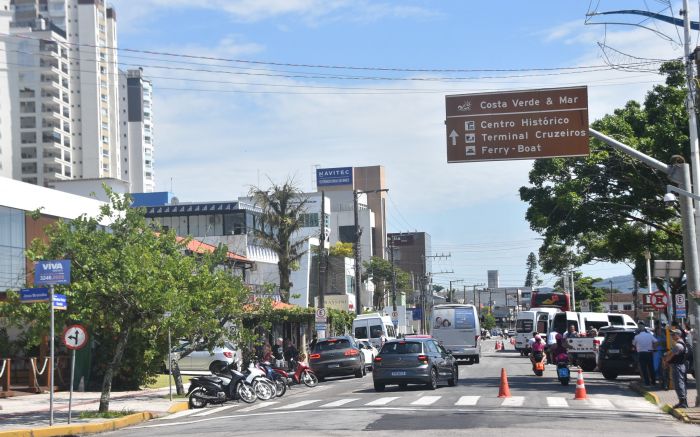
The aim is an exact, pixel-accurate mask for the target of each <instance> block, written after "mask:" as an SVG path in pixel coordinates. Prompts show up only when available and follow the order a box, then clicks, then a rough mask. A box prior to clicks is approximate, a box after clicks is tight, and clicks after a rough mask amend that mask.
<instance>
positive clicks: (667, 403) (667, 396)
mask: <svg viewBox="0 0 700 437" xmlns="http://www.w3.org/2000/svg"><path fill="white" fill-rule="evenodd" d="M696 384H697V381H696V380H695V379H694V378H693V377H692V376H690V375H688V387H687V392H688V405H689V406H690V408H673V405H675V404H676V403H677V402H678V397H677V396H676V391H675V390H662V389H661V388H659V387H656V386H655V387H644V386H643V385H642V383H641V381H635V382H632V383H630V388H631V389H632V390H634V391H636V392H637V393H641V394H643V395H644V396H645V397H646V398H647V399H649V400H652V401H653V402H654V403H656V405H658V406H659V407H661V408H662V409H663V410H664V411H668V412H669V413H670V414H672V415H673V417H675V418H677V419H680V420H682V421H684V422H686V423H697V424H700V407H696V406H695V400H696V399H697V394H698V393H697V389H696Z"/></svg>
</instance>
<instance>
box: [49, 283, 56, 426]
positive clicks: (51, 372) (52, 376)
mask: <svg viewBox="0 0 700 437" xmlns="http://www.w3.org/2000/svg"><path fill="white" fill-rule="evenodd" d="M49 308H50V309H51V333H50V334H49V342H50V344H51V363H50V368H49V370H50V373H49V426H53V378H54V375H53V372H54V366H53V360H54V344H53V340H54V335H55V333H54V326H53V321H54V314H53V313H54V311H53V285H51V286H49Z"/></svg>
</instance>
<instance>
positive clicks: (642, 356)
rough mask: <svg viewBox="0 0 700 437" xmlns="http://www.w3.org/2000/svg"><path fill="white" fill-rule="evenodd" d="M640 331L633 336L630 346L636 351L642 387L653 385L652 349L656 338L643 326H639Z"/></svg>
mask: <svg viewBox="0 0 700 437" xmlns="http://www.w3.org/2000/svg"><path fill="white" fill-rule="evenodd" d="M640 328H641V329H640V331H639V333H638V334H637V335H635V336H634V340H632V345H634V348H635V349H636V350H637V358H638V360H639V371H640V372H639V373H641V375H642V381H643V382H644V385H646V386H649V385H655V384H656V374H655V373H654V349H655V348H656V337H654V335H652V333H651V332H649V331H647V330H646V328H645V327H644V325H643V324H640Z"/></svg>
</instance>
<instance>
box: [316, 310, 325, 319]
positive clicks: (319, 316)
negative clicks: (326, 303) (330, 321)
mask: <svg viewBox="0 0 700 437" xmlns="http://www.w3.org/2000/svg"><path fill="white" fill-rule="evenodd" d="M326 315H327V314H326V309H325V308H316V318H317V319H325V318H326Z"/></svg>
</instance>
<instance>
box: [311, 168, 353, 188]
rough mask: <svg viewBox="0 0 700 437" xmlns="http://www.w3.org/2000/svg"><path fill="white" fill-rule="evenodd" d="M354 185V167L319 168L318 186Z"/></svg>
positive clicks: (317, 171)
mask: <svg viewBox="0 0 700 437" xmlns="http://www.w3.org/2000/svg"><path fill="white" fill-rule="evenodd" d="M334 185H352V167H337V168H317V169H316V186H317V187H329V186H334Z"/></svg>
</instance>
